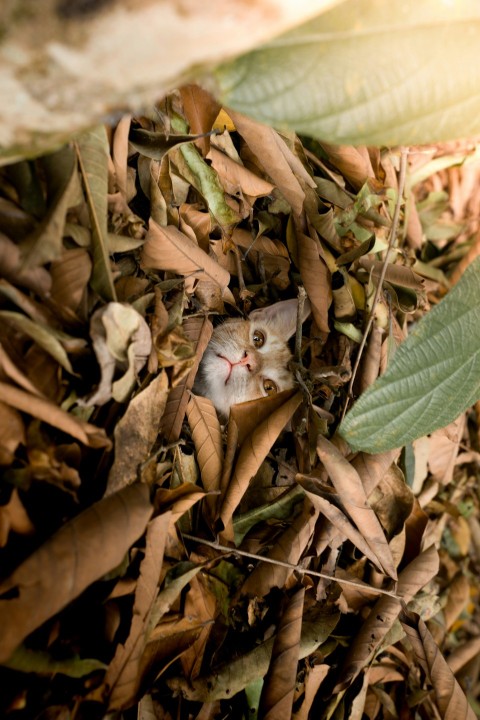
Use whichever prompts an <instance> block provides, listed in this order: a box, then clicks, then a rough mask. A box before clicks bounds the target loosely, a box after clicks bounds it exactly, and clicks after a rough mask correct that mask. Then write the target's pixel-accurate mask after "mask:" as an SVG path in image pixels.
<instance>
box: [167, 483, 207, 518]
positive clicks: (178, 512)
mask: <svg viewBox="0 0 480 720" xmlns="http://www.w3.org/2000/svg"><path fill="white" fill-rule="evenodd" d="M203 497H205V493H204V492H203V490H201V489H200V488H199V487H197V486H196V485H193V484H192V483H190V482H184V483H182V484H181V485H179V486H178V487H176V488H174V489H173V490H168V489H167V488H158V489H157V491H156V493H155V505H156V506H159V507H160V508H161V510H162V512H165V511H166V510H171V516H172V520H171V524H172V525H173V524H174V523H176V522H177V520H179V519H180V518H181V517H182V515H183V514H184V513H186V512H188V510H190V508H191V507H193V505H195V503H197V502H198V501H199V500H201V499H202V498H203Z"/></svg>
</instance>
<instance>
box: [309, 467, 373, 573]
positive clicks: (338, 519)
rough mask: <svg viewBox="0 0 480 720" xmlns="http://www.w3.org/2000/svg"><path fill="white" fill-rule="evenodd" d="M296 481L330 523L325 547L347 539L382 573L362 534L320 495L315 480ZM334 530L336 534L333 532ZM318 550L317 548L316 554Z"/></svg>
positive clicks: (334, 506)
mask: <svg viewBox="0 0 480 720" xmlns="http://www.w3.org/2000/svg"><path fill="white" fill-rule="evenodd" d="M297 481H298V483H299V485H301V486H302V488H303V489H304V491H305V493H306V495H307V497H308V498H309V500H310V502H311V503H312V505H313V506H314V507H315V508H316V509H317V510H318V512H319V513H322V514H323V515H324V516H325V517H326V518H327V519H328V520H329V521H330V523H331V525H330V526H327V527H328V530H327V532H326V539H325V547H328V546H330V547H333V546H335V547H337V546H338V545H339V544H341V543H343V542H344V541H345V539H348V540H350V542H351V543H353V544H354V545H355V547H356V548H358V550H360V552H361V553H363V555H365V557H367V558H368V559H369V560H370V561H371V562H372V563H373V564H374V565H375V566H376V567H377V568H378V569H379V571H380V572H382V566H381V564H380V562H379V561H378V558H377V556H376V555H375V553H374V552H373V551H372V549H371V548H370V547H369V545H368V543H367V541H366V540H365V538H364V537H363V535H362V533H361V532H360V531H359V530H357V528H356V527H355V526H353V525H352V523H351V522H350V520H349V519H348V517H347V516H346V515H345V514H344V513H343V512H342V511H341V510H340V509H339V508H338V507H337V506H336V505H335V504H334V503H331V502H329V500H328V499H327V497H325V496H324V494H323V493H322V491H321V488H319V487H318V485H317V483H316V482H315V478H309V477H306V476H304V477H301V476H300V477H299V478H298V480H297ZM337 497H338V496H337ZM335 529H336V530H337V532H335ZM324 533H325V529H324ZM338 533H339V534H340V538H338ZM319 550H320V548H319V547H318V546H317V553H318V552H319Z"/></svg>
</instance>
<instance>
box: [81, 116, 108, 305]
mask: <svg viewBox="0 0 480 720" xmlns="http://www.w3.org/2000/svg"><path fill="white" fill-rule="evenodd" d="M76 149H77V158H78V164H79V167H80V172H81V175H82V180H83V184H84V187H85V195H86V198H87V205H88V212H89V216H90V225H91V228H92V251H93V273H92V280H91V285H92V288H93V289H94V290H95V292H97V293H98V294H99V295H100V297H101V298H102V299H103V300H105V301H107V302H108V301H113V300H116V294H115V287H114V284H113V276H112V270H111V267H110V258H109V254H108V232H107V224H108V217H107V209H108V199H107V194H108V160H109V146H108V140H107V133H106V130H105V128H104V127H103V126H100V127H97V128H94V129H93V130H90V131H89V132H86V133H83V134H82V135H81V136H80V137H79V138H78V140H77V142H76Z"/></svg>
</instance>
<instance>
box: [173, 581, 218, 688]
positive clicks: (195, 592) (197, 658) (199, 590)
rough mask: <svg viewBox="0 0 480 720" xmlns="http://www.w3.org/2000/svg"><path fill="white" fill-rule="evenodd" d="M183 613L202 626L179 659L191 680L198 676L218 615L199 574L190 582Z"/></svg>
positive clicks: (215, 604)
mask: <svg viewBox="0 0 480 720" xmlns="http://www.w3.org/2000/svg"><path fill="white" fill-rule="evenodd" d="M184 613H185V615H186V617H188V618H191V619H192V620H193V621H194V622H195V623H196V624H197V625H202V626H203V628H202V630H201V632H200V635H199V636H198V638H197V639H196V640H195V642H194V643H193V645H191V647H189V648H188V650H186V651H185V652H184V653H183V654H182V657H181V659H180V661H181V663H182V668H183V672H184V675H185V677H188V678H191V679H192V680H193V679H195V678H196V677H198V675H199V674H200V671H201V668H202V661H203V656H204V654H205V649H206V644H207V641H208V639H209V637H210V634H211V632H212V629H213V622H214V620H215V618H216V617H217V615H218V609H217V601H216V599H215V595H214V594H213V593H212V592H211V590H209V588H208V584H207V583H206V582H205V581H204V580H203V578H202V575H201V574H198V575H195V577H192V579H191V580H190V587H189V589H188V592H187V594H186V597H185V608H184Z"/></svg>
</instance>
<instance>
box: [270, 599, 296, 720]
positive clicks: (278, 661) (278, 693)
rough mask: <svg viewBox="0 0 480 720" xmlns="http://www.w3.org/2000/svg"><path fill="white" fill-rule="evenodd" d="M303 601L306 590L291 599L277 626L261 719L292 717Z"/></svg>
mask: <svg viewBox="0 0 480 720" xmlns="http://www.w3.org/2000/svg"><path fill="white" fill-rule="evenodd" d="M304 600H305V588H304V587H302V588H300V590H297V592H296V593H295V594H294V595H292V597H290V598H288V601H287V603H286V606H285V608H284V610H283V613H282V617H281V619H280V623H279V625H278V632H277V635H276V636H275V641H274V643H273V651H272V659H271V662H270V667H269V668H268V672H267V674H266V676H265V679H264V684H263V688H262V695H261V699H260V708H259V712H260V716H261V717H262V718H266V719H267V720H274V719H275V720H278V718H288V717H291V715H292V709H293V699H294V693H295V686H296V680H297V665H298V656H299V652H300V638H301V632H302V621H303V604H304Z"/></svg>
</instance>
